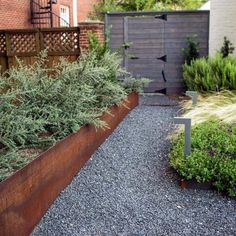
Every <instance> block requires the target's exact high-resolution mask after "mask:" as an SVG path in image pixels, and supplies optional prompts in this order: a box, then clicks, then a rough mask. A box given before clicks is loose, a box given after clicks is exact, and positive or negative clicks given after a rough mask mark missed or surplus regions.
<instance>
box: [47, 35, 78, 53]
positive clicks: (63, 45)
mask: <svg viewBox="0 0 236 236" xmlns="http://www.w3.org/2000/svg"><path fill="white" fill-rule="evenodd" d="M43 43H44V47H45V48H46V49H47V50H48V52H57V53H60V52H76V51H78V50H79V33H78V32H73V31H64V32H63V31H62V32H60V31H59V32H43Z"/></svg>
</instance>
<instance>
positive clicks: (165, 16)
mask: <svg viewBox="0 0 236 236" xmlns="http://www.w3.org/2000/svg"><path fill="white" fill-rule="evenodd" d="M155 18H156V19H160V20H165V21H167V14H163V15H158V16H155Z"/></svg>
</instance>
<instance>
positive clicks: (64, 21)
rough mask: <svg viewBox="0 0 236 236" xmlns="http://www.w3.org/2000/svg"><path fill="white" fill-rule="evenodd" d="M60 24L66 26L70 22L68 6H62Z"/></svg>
mask: <svg viewBox="0 0 236 236" xmlns="http://www.w3.org/2000/svg"><path fill="white" fill-rule="evenodd" d="M60 17H61V19H60V26H61V27H66V26H68V24H69V23H70V10H69V7H67V6H62V5H61V6H60Z"/></svg>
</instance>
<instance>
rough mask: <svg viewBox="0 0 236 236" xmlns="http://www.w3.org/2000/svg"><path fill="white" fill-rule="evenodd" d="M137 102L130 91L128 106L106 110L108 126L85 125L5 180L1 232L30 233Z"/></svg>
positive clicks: (0, 186) (0, 198)
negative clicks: (102, 127) (104, 127)
mask: <svg viewBox="0 0 236 236" xmlns="http://www.w3.org/2000/svg"><path fill="white" fill-rule="evenodd" d="M138 101H139V98H138V94H137V93H130V94H129V95H128V97H127V99H126V100H124V101H123V104H124V105H125V106H117V105H114V106H112V107H111V108H110V109H109V110H110V111H111V113H112V114H113V115H112V116H111V115H110V114H107V113H104V114H103V115H102V116H101V117H100V118H101V120H103V121H105V122H106V123H107V124H108V126H109V129H97V130H96V128H95V127H94V126H92V125H86V126H84V127H82V128H81V129H80V130H79V131H78V132H77V133H75V134H71V135H69V136H68V137H66V138H65V139H63V140H62V141H60V142H58V143H57V144H56V145H55V146H54V147H52V148H50V149H48V150H47V151H46V152H44V153H42V154H41V155H39V156H38V157H37V158H36V159H34V160H33V161H32V162H30V163H29V164H28V165H26V166H25V167H23V168H22V169H20V170H19V171H17V172H15V173H14V174H13V175H12V176H10V177H9V178H7V179H6V180H4V181H2V182H1V183H0V229H1V235H9V236H11V235H22V236H23V235H29V234H30V233H31V232H32V230H33V229H34V227H35V226H36V225H37V223H38V222H39V221H40V219H41V218H42V217H43V215H44V214H45V213H46V211H47V209H48V208H49V207H50V205H51V204H52V203H53V201H54V200H55V199H56V198H57V196H58V195H59V193H60V192H61V191H62V190H63V189H64V188H65V187H66V186H67V185H68V184H69V183H70V182H71V181H72V179H73V177H74V176H75V175H76V174H77V173H78V172H79V170H80V169H81V168H82V167H83V166H84V165H85V163H86V162H87V160H89V158H90V157H91V155H92V154H93V153H94V152H95V151H96V150H97V148H98V147H99V146H100V145H101V144H102V143H103V142H104V141H105V139H106V138H107V137H108V136H109V135H110V134H111V133H112V132H113V131H114V129H115V128H116V127H117V126H118V124H119V123H120V122H121V121H122V120H123V118H124V117H125V116H126V115H127V114H128V113H129V111H130V110H132V109H133V108H135V107H136V106H137V105H138Z"/></svg>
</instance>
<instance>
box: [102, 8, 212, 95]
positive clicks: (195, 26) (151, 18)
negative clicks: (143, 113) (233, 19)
mask: <svg viewBox="0 0 236 236" xmlns="http://www.w3.org/2000/svg"><path fill="white" fill-rule="evenodd" d="M163 14H167V21H165V20H162V19H157V18H155V16H161V15H163ZM110 26H111V31H110V47H111V49H112V50H114V51H119V52H121V53H122V55H123V66H124V67H125V68H126V69H127V70H128V71H129V72H130V73H132V74H133V76H134V77H137V78H138V77H145V78H150V79H151V80H152V82H151V83H150V84H149V86H148V87H147V88H145V91H146V92H156V91H157V90H159V89H163V88H166V89H167V93H168V94H170V93H178V92H180V91H182V90H183V89H184V83H183V70H182V65H183V63H184V57H183V53H182V49H183V48H185V47H186V39H187V37H188V36H193V35H197V41H198V42H199V44H200V56H207V55H208V39H209V12H208V11H191V12H178V11H176V12H166V13H165V12H152V13H143V15H141V14H140V13H131V14H130V13H121V14H117V13H114V14H112V13H109V14H107V27H110ZM124 45H126V46H127V45H128V48H127V49H124ZM164 55H167V62H163V61H161V60H157V58H158V57H161V56H164ZM162 70H163V71H164V73H165V77H166V80H167V81H166V82H164V80H163V75H162Z"/></svg>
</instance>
